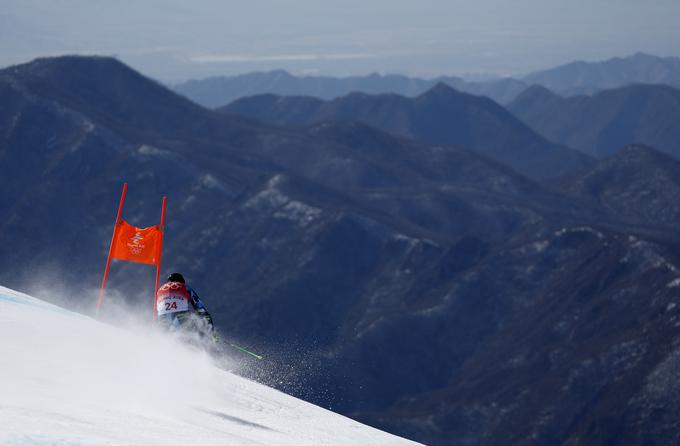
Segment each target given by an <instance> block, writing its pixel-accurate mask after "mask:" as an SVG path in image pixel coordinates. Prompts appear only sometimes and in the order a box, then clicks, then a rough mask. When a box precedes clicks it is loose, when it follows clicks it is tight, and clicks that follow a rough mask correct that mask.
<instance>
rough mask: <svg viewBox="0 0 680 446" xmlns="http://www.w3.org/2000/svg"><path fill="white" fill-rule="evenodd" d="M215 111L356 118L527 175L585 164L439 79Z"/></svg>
mask: <svg viewBox="0 0 680 446" xmlns="http://www.w3.org/2000/svg"><path fill="white" fill-rule="evenodd" d="M219 111H222V112H226V113H232V114H239V115H241V116H245V117H250V118H255V119H257V120H260V121H262V122H266V123H268V124H273V125H279V126H293V127H295V126H297V127H301V126H307V125H312V124H317V123H321V122H324V121H333V122H338V121H359V122H363V123H365V124H369V125H372V126H374V127H376V128H379V129H382V130H384V131H387V132H390V133H393V134H395V135H400V136H404V137H407V138H412V139H414V140H416V141H420V142H423V143H426V144H442V145H454V146H458V147H464V148H468V149H472V150H475V151H477V152H479V153H481V154H484V155H486V156H488V157H490V158H493V159H495V160H497V161H500V162H502V163H504V164H506V165H508V166H511V167H512V168H513V169H515V170H517V171H518V172H520V173H522V174H524V175H527V176H529V177H531V178H545V177H546V174H547V176H557V175H560V174H563V173H567V172H569V171H574V170H579V169H581V168H585V167H587V166H589V165H590V160H589V158H588V157H584V156H582V155H580V154H578V153H577V152H576V151H574V150H571V149H568V148H566V147H561V146H558V145H556V144H553V143H551V142H549V141H548V140H546V139H544V138H542V137H541V136H539V135H538V134H536V133H535V132H534V131H533V130H531V129H530V128H529V127H527V126H526V125H524V124H523V123H521V122H520V121H519V120H517V119H516V118H515V117H514V116H512V115H511V114H510V113H509V112H507V111H506V110H505V109H504V108H503V107H501V106H499V105H498V104H496V103H495V102H493V101H492V100H490V99H488V98H484V97H481V96H475V95H471V94H467V93H462V92H459V91H456V90H454V89H453V88H451V87H450V86H448V85H446V84H444V83H439V84H437V85H436V86H435V87H433V88H432V89H430V90H428V91H427V92H425V93H423V94H421V95H419V96H417V97H415V98H407V97H404V96H399V95H396V94H382V95H368V94H364V93H352V94H349V95H347V96H343V97H341V98H337V99H334V100H331V101H322V100H319V99H315V98H309V97H295V96H293V97H278V96H273V95H262V96H254V97H249V98H244V99H240V100H237V101H235V102H234V103H232V104H230V105H228V106H226V107H223V108H220V109H219Z"/></svg>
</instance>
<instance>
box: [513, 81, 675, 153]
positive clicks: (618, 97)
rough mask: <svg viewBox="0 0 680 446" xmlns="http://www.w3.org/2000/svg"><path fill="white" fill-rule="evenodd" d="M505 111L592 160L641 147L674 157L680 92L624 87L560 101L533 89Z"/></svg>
mask: <svg viewBox="0 0 680 446" xmlns="http://www.w3.org/2000/svg"><path fill="white" fill-rule="evenodd" d="M508 109H509V110H510V111H511V112H512V113H514V114H515V116H517V117H518V118H520V119H521V120H522V121H524V122H525V123H526V124H527V125H529V126H530V127H531V128H532V129H534V130H536V131H537V132H538V133H540V134H541V135H543V136H545V137H546V138H548V139H550V140H551V141H555V142H557V143H560V144H564V145H566V146H569V147H573V148H576V149H579V150H581V151H583V152H584V153H588V154H590V155H593V156H596V157H604V156H608V155H611V154H612V153H614V152H615V151H616V150H618V149H619V148H621V147H623V146H625V145H627V144H636V143H639V144H646V145H648V146H651V147H654V148H656V149H659V150H662V151H664V152H667V153H670V154H673V155H674V156H676V157H680V126H678V122H680V90H677V89H675V88H672V87H669V86H666V85H630V86H626V87H620V88H616V89H612V90H605V91H602V92H599V93H597V94H594V95H593V96H576V97H571V98H563V97H560V96H557V95H556V94H554V93H552V92H550V91H549V90H547V89H545V88H543V87H539V86H533V87H531V88H529V89H527V90H526V91H524V92H523V93H522V94H521V95H519V96H518V97H517V98H516V99H515V100H514V101H513V102H512V103H510V104H509V105H508Z"/></svg>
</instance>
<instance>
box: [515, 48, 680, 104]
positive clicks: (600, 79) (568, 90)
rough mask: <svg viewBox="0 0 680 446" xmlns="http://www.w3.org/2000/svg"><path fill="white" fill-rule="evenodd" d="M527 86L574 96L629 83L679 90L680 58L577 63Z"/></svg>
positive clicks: (538, 75) (531, 79) (532, 77)
mask: <svg viewBox="0 0 680 446" xmlns="http://www.w3.org/2000/svg"><path fill="white" fill-rule="evenodd" d="M522 81H523V82H525V83H527V84H528V85H534V84H535V85H542V86H544V87H546V88H548V89H550V90H552V91H554V92H556V93H558V94H561V95H564V96H574V95H578V94H592V93H595V92H597V91H600V90H606V89H611V88H618V87H623V86H625V85H629V84H664V85H671V86H675V87H680V57H657V56H653V55H650V54H645V53H636V54H633V55H632V56H628V57H623V58H620V57H614V58H612V59H609V60H605V61H602V62H583V61H577V62H572V63H568V64H565V65H560V66H558V67H555V68H551V69H548V70H542V71H537V72H534V73H531V74H529V75H527V76H525V77H523V78H522Z"/></svg>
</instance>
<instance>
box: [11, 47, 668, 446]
mask: <svg viewBox="0 0 680 446" xmlns="http://www.w3.org/2000/svg"><path fill="white" fill-rule="evenodd" d="M350 98H353V99H355V100H356V101H357V103H358V104H359V105H360V104H362V103H363V102H365V101H370V100H375V98H373V99H371V98H366V97H362V96H361V95H359V96H354V95H351V96H350ZM451 98H454V99H456V101H453V103H454V104H458V105H456V107H454V108H453V109H451V108H449V107H451V105H450V104H451V103H452V101H451ZM0 100H1V101H2V103H3V108H2V109H1V110H0V161H2V162H1V163H0V166H2V167H1V168H2V176H0V181H2V188H0V215H1V216H2V222H1V223H0V243H1V244H2V246H3V250H2V255H0V283H2V284H3V285H7V286H12V287H14V288H20V289H23V290H28V291H34V292H35V293H37V294H39V295H40V296H43V297H45V298H47V299H49V300H52V301H53V302H58V303H60V304H61V305H64V306H67V307H70V308H74V307H75V308H80V309H81V311H84V312H88V311H91V310H92V306H93V304H94V301H95V299H96V292H93V290H96V288H97V287H98V285H99V281H100V280H101V273H102V269H103V266H104V263H105V259H106V253H107V250H108V242H109V240H110V236H111V230H112V226H113V221H114V217H115V207H116V204H117V203H118V198H119V193H120V187H121V183H122V182H123V181H127V182H128V184H129V191H128V198H127V204H126V207H125V210H124V212H123V217H124V218H126V220H128V221H129V222H130V223H131V224H134V225H137V226H140V227H141V226H148V225H151V224H155V223H156V222H157V220H158V218H159V212H160V209H159V207H160V197H161V196H162V195H167V196H168V201H169V203H168V213H167V226H166V233H165V234H166V240H165V244H164V261H163V265H164V270H166V271H172V270H174V271H181V272H183V273H184V274H185V276H186V277H187V278H188V279H189V281H190V283H191V285H192V286H193V287H194V288H195V289H196V291H197V292H198V293H199V294H200V295H201V297H202V299H203V300H204V301H205V302H206V304H207V305H208V308H209V309H210V311H211V313H212V315H213V317H214V320H215V322H216V325H217V326H218V327H219V329H220V331H221V332H222V333H223V335H224V336H225V337H227V338H228V339H232V340H234V341H238V343H239V344H241V345H247V346H252V348H253V349H255V350H257V351H259V352H262V353H263V354H264V355H265V357H267V359H268V361H267V362H265V363H262V364H259V363H258V364H251V365H250V367H246V369H247V370H249V376H251V377H252V378H253V379H257V380H260V381H263V382H265V383H268V384H270V385H274V386H277V387H279V388H281V389H282V390H284V391H286V392H289V393H292V394H294V395H297V396H301V397H304V398H306V399H308V400H310V401H313V402H315V403H318V404H321V405H325V406H327V407H333V409H334V410H336V411H339V412H341V413H344V414H347V415H350V416H352V417H355V418H356V419H358V420H360V421H364V422H368V423H371V424H372V425H375V426H378V427H381V428H385V429H388V430H390V431H392V432H395V433H398V434H400V435H404V436H407V437H409V438H412V439H415V440H417V441H420V442H423V443H426V444H431V445H445V444H446V445H448V444H452V443H454V444H463V445H467V444H471V445H472V444H475V445H478V444H508V443H512V444H520V445H523V444H527V445H529V444H531V445H549V444H555V443H562V444H645V443H654V444H674V443H675V442H676V441H677V440H678V439H680V426H678V423H677V420H676V413H677V410H676V406H677V401H676V398H675V397H674V396H675V395H676V392H677V391H678V389H677V388H678V385H677V384H676V380H675V379H673V372H674V370H676V369H677V367H678V359H677V358H680V350H678V347H677V345H678V341H680V332H678V328H677V326H678V324H680V307H678V306H677V287H678V286H679V285H678V284H679V283H680V273H678V268H679V267H680V258H679V257H678V255H677V252H678V250H677V247H678V243H679V240H678V238H677V235H676V232H675V231H674V225H675V222H676V218H677V217H676V215H677V213H676V212H675V211H672V210H671V209H668V207H669V203H673V201H674V194H675V192H674V191H675V188H674V186H673V185H674V180H673V179H674V178H679V177H680V176H678V175H680V172H679V171H678V166H677V163H674V162H669V158H668V157H667V156H665V155H664V154H661V153H659V152H658V151H656V150H655V149H652V148H648V147H642V146H637V145H631V146H628V147H627V148H625V149H624V150H623V151H621V152H619V153H618V154H617V155H614V156H613V157H610V158H607V159H604V160H600V161H594V160H591V161H589V162H588V163H587V164H585V165H582V166H581V168H580V169H579V170H578V171H573V172H570V173H569V174H568V175H566V176H561V177H560V178H551V179H550V181H549V182H543V181H542V180H538V179H537V178H538V177H540V176H541V175H539V174H538V172H535V175H533V178H529V177H527V176H525V175H522V174H521V173H519V172H517V171H516V170H514V169H513V168H512V167H510V166H509V165H508V164H503V163H500V162H498V161H495V160H492V159H489V158H488V157H487V156H486V155H483V154H480V153H479V152H480V151H481V150H478V149H476V147H482V145H481V144H479V142H478V140H479V139H481V138H489V137H490V136H489V132H483V131H481V130H480V131H477V132H472V133H468V134H464V135H465V138H467V139H465V140H463V141H464V142H465V143H466V144H469V145H470V146H471V147H469V148H468V147H465V146H463V147H455V146H450V145H447V144H443V143H436V144H430V143H427V142H423V141H422V140H421V141H417V140H414V139H409V138H407V137H406V136H404V135H393V134H390V133H387V132H385V131H383V130H380V129H378V128H376V127H372V126H369V125H367V124H364V123H359V122H356V121H324V122H320V123H317V124H311V125H309V126H306V127H303V128H283V127H279V126H274V125H269V124H264V123H259V122H257V121H254V120H251V119H249V118H245V117H240V116H235V115H233V114H229V113H220V112H216V111H211V110H208V109H205V108H202V107H200V106H198V105H195V104H194V103H192V102H190V101H189V100H187V99H185V98H183V97H181V96H178V95H177V94H175V93H173V92H172V91H170V90H168V89H166V88H165V87H163V86H161V85H159V84H158V83H156V82H153V81H151V80H149V79H147V78H145V77H143V76H141V75H140V74H139V73H136V72H135V71H133V70H131V69H130V68H128V67H126V66H124V65H123V64H121V63H120V62H118V61H116V60H114V59H110V58H103V57H75V56H73V57H62V58H51V59H38V60H36V61H34V62H31V63H28V64H24V65H20V66H15V67H10V68H7V69H4V70H1V71H0ZM383 101H385V102H387V103H388V104H390V106H389V107H385V108H384V109H379V108H378V109H376V111H375V112H374V113H375V114H377V115H380V113H385V111H386V110H387V111H389V109H392V108H396V109H400V107H402V105H401V104H405V106H403V107H404V108H402V109H403V110H407V111H408V110H412V108H411V107H416V108H417V107H420V106H421V105H422V106H423V107H425V106H427V107H425V109H426V110H430V111H431V112H432V113H433V115H431V116H435V115H436V113H435V112H436V111H437V110H439V113H440V114H443V115H446V116H445V117H444V118H441V119H442V120H441V121H440V122H443V123H444V124H441V127H440V129H442V130H445V129H446V128H445V126H449V125H458V124H459V122H458V121H465V122H475V120H476V119H477V118H478V115H481V116H482V117H483V118H484V120H485V121H484V122H490V123H494V125H495V126H496V127H492V129H493V130H494V131H499V132H500V134H501V135H507V136H506V139H507V140H508V141H513V140H514V138H520V136H521V137H522V138H528V139H526V141H532V140H533V141H545V140H544V139H542V138H540V137H537V136H536V134H535V133H533V132H531V131H530V130H529V129H528V128H527V127H526V126H524V125H522V124H521V123H519V121H517V120H516V119H514V118H512V116H511V115H509V114H508V113H507V112H505V111H504V110H502V109H501V110H500V111H499V110H497V109H495V108H493V106H494V105H495V104H494V103H493V102H492V101H490V100H486V99H481V98H474V97H468V96H467V95H463V94H462V93H458V92H455V91H453V90H451V89H450V88H448V87H442V86H438V87H436V88H434V89H432V90H430V91H428V92H427V93H426V94H424V95H422V96H420V97H417V98H415V99H406V98H401V97H399V96H395V95H386V96H378V97H377V104H382V103H383ZM438 107H439V108H438ZM303 108H304V107H303ZM378 111H380V113H378ZM367 113H368V112H367ZM450 113H454V115H453V116H455V117H456V120H455V121H453V124H452V123H451V122H452V121H451V120H447V119H446V117H447V116H448V115H449V114H450ZM405 116H406V117H409V114H408V113H407V114H405ZM508 116H509V117H508ZM447 123H448V124H447ZM509 123H510V124H512V125H510V124H509ZM517 123H519V125H518V124H517ZM468 127H472V128H474V126H468ZM414 128H418V127H417V126H416V127H414ZM498 129H500V130H498ZM435 130H436V128H435ZM432 131H433V133H434V134H436V132H435V131H434V130H432ZM517 135H519V136H517ZM409 136H411V137H413V138H415V137H417V135H416V134H415V133H414V134H411V135H409ZM532 138H533V139H532ZM536 138H538V139H536ZM527 144H528V143H527ZM484 145H486V144H484ZM523 147H524V144H518V145H517V146H516V147H513V148H508V149H507V150H508V152H511V153H515V151H519V153H520V155H521V157H522V158H524V157H525V156H529V158H527V159H528V160H531V155H532V153H533V154H534V155H536V154H538V155H540V156H545V155H546V154H545V153H544V152H541V151H538V150H537V151H536V152H531V151H526V152H522V151H521V149H522V148H523ZM501 149H502V147H501V146H498V147H497V150H499V151H500V150H501ZM548 153H549V154H550V153H552V154H559V153H560V152H558V151H554V152H548ZM570 153H571V152H570ZM543 159H544V160H545V159H546V158H543ZM633 171H635V175H632V174H631V172H633ZM563 173H564V172H563ZM670 186H672V187H670ZM625 197H631V200H630V201H628V199H626V198H625ZM646 197H654V198H658V199H647V198H646ZM641 203H644V207H640V206H638V204H641ZM662 218H663V220H662V221H660V220H661V219H662ZM109 287H110V291H109V294H108V295H109V298H108V299H107V301H106V302H107V304H106V306H105V307H104V308H103V311H102V314H103V315H104V316H103V317H104V318H106V315H107V314H113V313H115V312H116V311H126V312H129V311H137V312H139V313H140V315H141V316H140V317H146V316H148V314H149V305H150V299H151V295H152V292H153V290H152V287H153V270H152V269H151V268H145V267H143V266H139V265H130V264H122V263H118V262H114V264H113V265H112V274H111V276H110V278H109ZM123 303H125V305H123Z"/></svg>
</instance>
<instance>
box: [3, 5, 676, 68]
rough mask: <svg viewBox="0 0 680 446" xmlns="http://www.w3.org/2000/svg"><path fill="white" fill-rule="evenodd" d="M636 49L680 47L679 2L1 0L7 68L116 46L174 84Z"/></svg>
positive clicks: (555, 58) (525, 62)
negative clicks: (261, 73)
mask: <svg viewBox="0 0 680 446" xmlns="http://www.w3.org/2000/svg"><path fill="white" fill-rule="evenodd" d="M637 51H644V52H648V53H652V54H656V55H659V56H680V0H647V1H642V0H588V1H586V0H564V1H557V0H467V1H460V0H420V1H416V0H413V1H407V0H248V1H232V0H192V1H189V0H0V66H7V65H10V64H14V63H19V62H25V61H28V60H31V59H33V58H35V57H38V56H49V55H58V54H67V53H79V54H104V55H115V56H117V57H118V58H120V59H121V60H123V61H124V62H126V63H129V64H130V65H132V66H133V67H135V68H136V69H138V70H140V71H142V72H143V73H145V74H147V75H150V76H153V77H155V78H157V79H160V80H163V81H166V82H175V81H180V80H184V79H188V78H200V77H206V76H210V75H218V74H235V73H242V72H247V71H256V70H270V69H275V68H285V69H288V70H290V71H292V72H294V73H298V74H299V73H309V74H331V75H348V74H366V73H370V72H383V73H403V74H409V75H417V76H423V77H432V76H437V75H444V74H458V75H460V74H469V73H488V74H490V73H496V74H501V75H506V74H518V73H525V72H529V71H533V70H536V69H541V68H547V67H551V66H554V65H558V64H561V63H565V62H570V61H572V60H576V59H581V60H601V59H607V58H610V57H614V56H626V55H630V54H632V53H635V52H637Z"/></svg>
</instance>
